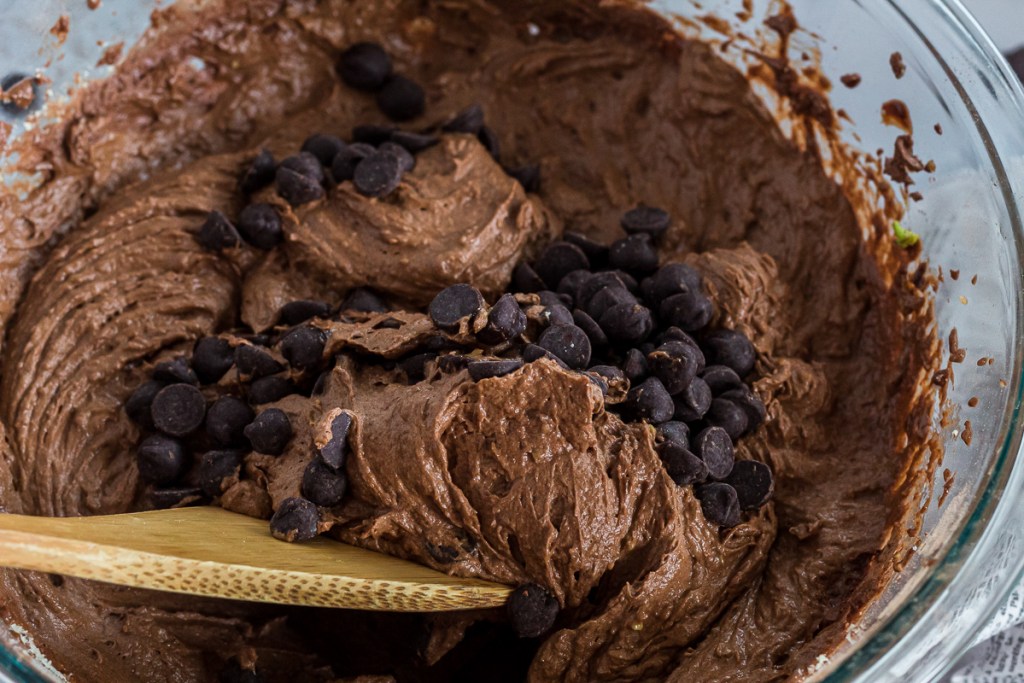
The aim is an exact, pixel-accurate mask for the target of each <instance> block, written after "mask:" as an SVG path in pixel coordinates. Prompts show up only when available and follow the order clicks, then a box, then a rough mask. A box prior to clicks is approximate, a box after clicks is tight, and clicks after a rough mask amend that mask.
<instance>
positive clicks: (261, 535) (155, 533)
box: [0, 507, 510, 612]
mask: <svg viewBox="0 0 1024 683" xmlns="http://www.w3.org/2000/svg"><path fill="white" fill-rule="evenodd" d="M0 566H6V567H16V568H19V569H33V570H36V571H43V572H52V573H55V574H67V575H69V576H77V577H80V578H83V579H95V580H97V581H105V582H107V583H116V584H120V585H122V586H135V587H137V588H153V589H156V590H163V591H171V592H174V593H189V594H191V595H206V596H212V597H218V598H231V599H234V600H250V601H256V602H272V603H279V604H287V605H315V606H320V607H347V608H351V609H366V610H387V611H393V612H439V611H447V610H462V609H473V608H479V607H495V606H498V605H501V604H503V603H504V602H505V599H506V598H507V597H508V594H509V592H510V588H509V587H508V586H503V585H499V584H495V583H489V582H487V581H480V580H478V579H463V578H458V577H455V576H448V575H446V574H442V573H440V572H436V571H434V570H433V569H429V568H427V567H423V566H421V565H418V564H415V563H413V562H407V561H405V560H399V559H397V558H394V557H389V556H388V555H382V554H380V553H375V552H372V551H370V550H363V549H362V548H356V547H355V546H351V545H346V544H344V543H339V542H338V541H333V540H329V539H326V538H317V539H315V540H313V541H310V542H307V543H284V542H282V541H278V540H276V539H275V538H273V537H272V536H271V535H270V531H269V530H268V527H267V522H266V521H264V520H259V519H253V518H251V517H246V516H244V515H239V514H235V513H233V512H228V511H227V510H224V509H222V508H216V507H191V508H180V509H174V510H157V511H153V512H137V513H132V514H124V515H109V516H102V517H29V516H25V515H5V514H0Z"/></svg>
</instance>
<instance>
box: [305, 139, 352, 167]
mask: <svg viewBox="0 0 1024 683" xmlns="http://www.w3.org/2000/svg"><path fill="white" fill-rule="evenodd" d="M343 149H345V143H344V142H342V141H341V139H340V138H338V137H336V136H334V135H324V134H323V133H316V134H315V135H310V136H309V137H308V138H306V141H305V142H303V143H302V151H303V152H309V153H310V154H312V155H313V156H315V157H316V159H317V161H319V162H320V164H321V165H323V166H330V165H331V162H332V161H334V157H336V156H337V155H338V152H340V151H341V150H343Z"/></svg>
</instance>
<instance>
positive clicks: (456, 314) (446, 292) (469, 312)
mask: <svg viewBox="0 0 1024 683" xmlns="http://www.w3.org/2000/svg"><path fill="white" fill-rule="evenodd" d="M483 306H484V298H483V296H481V295H480V290H478V289H477V288H476V287H474V286H472V285H467V284H457V285H452V286H450V287H446V288H445V289H443V290H441V291H440V292H439V293H438V294H437V296H435V297H434V299H433V301H431V302H430V306H429V307H428V309H427V312H428V313H429V315H430V319H431V320H432V321H433V322H434V324H435V325H437V326H438V327H439V328H440V329H442V330H457V329H458V328H459V323H461V322H462V321H463V320H465V319H466V318H468V317H470V316H473V315H476V314H477V313H478V312H479V311H480V309H482V308H483Z"/></svg>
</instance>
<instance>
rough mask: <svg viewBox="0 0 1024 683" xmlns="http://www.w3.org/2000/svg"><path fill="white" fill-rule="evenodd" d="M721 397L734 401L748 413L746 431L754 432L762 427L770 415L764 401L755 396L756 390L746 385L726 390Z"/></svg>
mask: <svg viewBox="0 0 1024 683" xmlns="http://www.w3.org/2000/svg"><path fill="white" fill-rule="evenodd" d="M719 398H722V399H724V400H726V401H732V402H733V403H735V404H736V405H737V406H738V407H740V408H741V409H742V410H743V412H744V413H745V414H746V416H747V428H746V430H744V433H749V432H752V431H754V430H755V429H757V428H758V427H760V426H761V424H762V423H764V421H765V418H766V417H767V416H768V411H767V409H766V408H765V405H764V402H763V401H762V400H761V399H759V398H758V397H757V396H755V395H754V392H752V391H751V390H750V389H749V388H747V387H746V386H743V387H740V388H739V389H731V390H729V391H726V392H724V393H722V394H721V396H719Z"/></svg>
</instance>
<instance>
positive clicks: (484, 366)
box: [468, 358, 523, 382]
mask: <svg viewBox="0 0 1024 683" xmlns="http://www.w3.org/2000/svg"><path fill="white" fill-rule="evenodd" d="M521 367H523V361H522V360H521V359H519V358H512V359H508V360H474V361H470V363H469V366H468V370H469V376H470V377H472V378H473V381H474V382H479V381H480V380H482V379H490V378H492V377H504V376H505V375H508V374H511V373H513V372H515V371H516V370H518V369H519V368H521Z"/></svg>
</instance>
